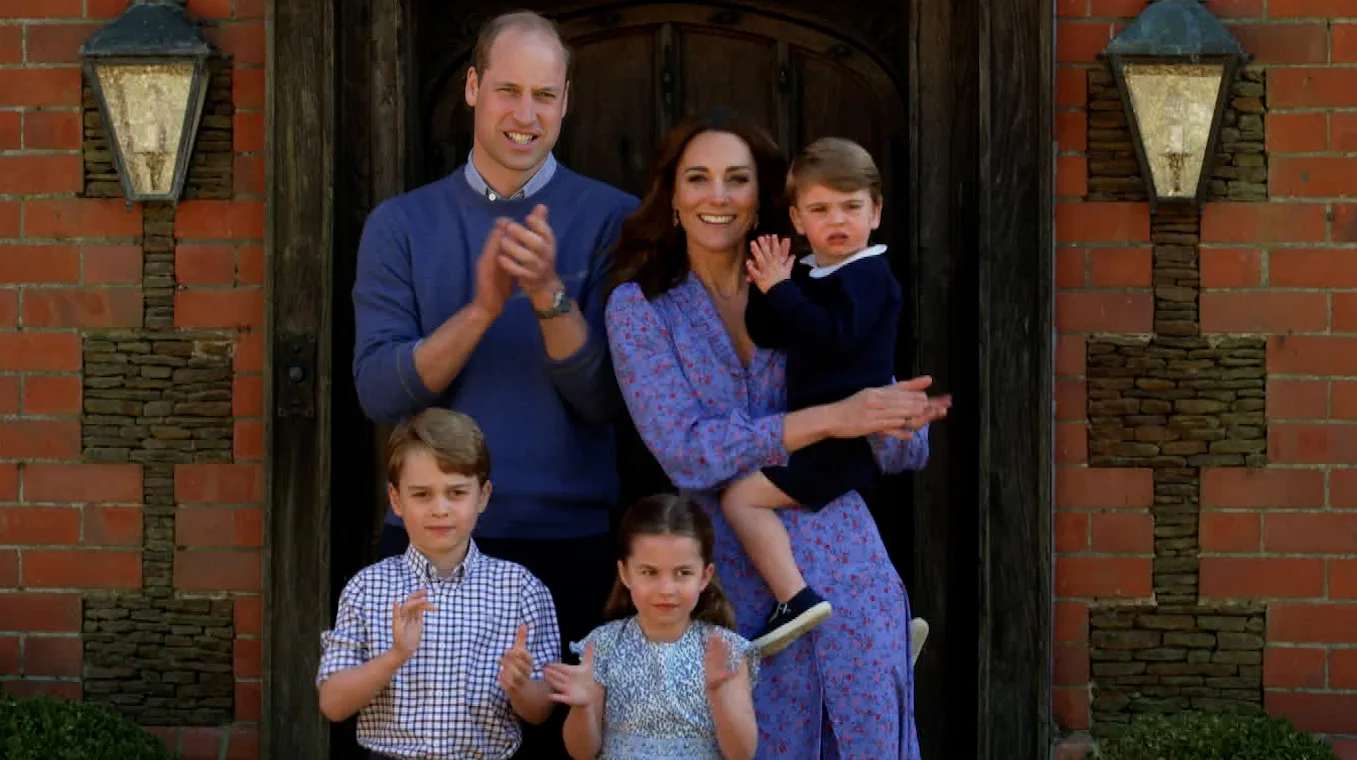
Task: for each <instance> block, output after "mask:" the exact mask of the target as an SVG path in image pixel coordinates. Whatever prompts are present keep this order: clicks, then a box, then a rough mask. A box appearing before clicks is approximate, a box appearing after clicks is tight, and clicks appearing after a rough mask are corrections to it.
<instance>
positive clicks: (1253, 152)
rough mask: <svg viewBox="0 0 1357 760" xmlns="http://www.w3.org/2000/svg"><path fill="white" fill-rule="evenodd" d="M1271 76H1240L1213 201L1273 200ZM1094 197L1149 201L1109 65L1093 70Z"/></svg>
mask: <svg viewBox="0 0 1357 760" xmlns="http://www.w3.org/2000/svg"><path fill="white" fill-rule="evenodd" d="M1265 94H1266V78H1265V75H1264V73H1263V72H1262V71H1261V70H1254V69H1246V70H1244V71H1243V72H1241V73H1240V76H1239V79H1237V80H1236V81H1235V84H1234V87H1233V89H1232V90H1231V92H1230V100H1229V105H1228V107H1227V109H1226V111H1225V113H1224V115H1223V116H1222V117H1221V128H1220V140H1219V142H1218V143H1217V144H1216V156H1217V157H1216V165H1215V171H1214V172H1213V174H1212V179H1211V183H1210V187H1209V189H1208V191H1207V199H1208V200H1213V201H1259V200H1267V197H1268V189H1267V188H1268V180H1267V176H1268V173H1267V154H1266V153H1265V140H1266V131H1265V123H1266V107H1265V102H1266V101H1265ZM1088 197H1089V199H1090V200H1100V201H1103V200H1118V201H1144V200H1146V194H1145V182H1144V180H1143V179H1142V178H1141V173H1140V164H1139V163H1138V161H1137V160H1136V154H1135V145H1134V143H1133V142H1132V140H1131V128H1130V127H1129V126H1128V125H1127V123H1126V110H1125V107H1124V106H1123V105H1122V99H1121V95H1120V94H1119V93H1118V92H1117V84H1116V81H1115V80H1114V79H1113V78H1112V71H1111V69H1110V68H1108V67H1107V66H1105V65H1104V66H1100V67H1096V68H1093V69H1090V70H1089V72H1088Z"/></svg>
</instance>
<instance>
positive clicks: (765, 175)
mask: <svg viewBox="0 0 1357 760" xmlns="http://www.w3.org/2000/svg"><path fill="white" fill-rule="evenodd" d="M704 132H725V133H728V134H732V135H735V136H736V137H738V138H740V139H741V140H743V141H744V143H745V145H748V146H749V152H750V154H752V155H753V157H754V171H755V172H756V173H757V175H758V176H757V180H758V185H759V205H758V217H757V219H758V224H756V225H755V226H754V228H752V229H750V230H749V235H748V240H753V239H754V238H755V237H758V236H759V235H783V236H786V235H787V234H788V231H789V229H790V221H789V219H788V215H787V204H786V201H785V199H784V197H783V193H784V190H785V183H786V176H787V160H786V159H785V158H784V157H783V155H782V151H780V150H779V149H778V147H777V143H776V142H774V141H773V138H772V137H770V136H769V135H768V133H767V132H766V131H764V130H763V129H760V128H759V127H757V126H755V125H754V124H752V123H750V122H749V121H747V120H745V119H744V118H743V117H741V116H740V115H739V114H737V113H736V112H734V111H732V110H730V109H726V108H720V109H716V110H713V111H710V112H708V113H706V114H703V115H701V116H694V117H690V118H688V119H687V120H685V121H684V122H683V123H681V124H679V125H678V126H677V127H674V128H673V129H672V130H670V131H669V134H667V135H665V137H664V141H663V142H661V143H660V146H659V148H657V149H656V151H655V159H654V162H653V164H652V166H651V170H650V188H649V189H648V190H647V191H646V195H645V198H643V199H642V200H641V205H640V207H638V208H637V209H636V210H635V211H633V212H632V213H631V215H630V216H628V217H627V218H626V220H625V221H623V222H622V231H621V233H620V234H619V236H618V239H617V244H616V245H615V246H614V247H613V254H612V255H613V276H612V283H611V285H612V286H613V287H616V286H617V285H620V284H622V283H624V282H635V283H636V284H637V285H639V286H640V287H641V292H642V293H644V294H645V296H646V298H654V297H655V296H658V295H660V294H661V293H664V292H665V291H667V290H669V289H670V288H673V287H675V286H677V285H678V284H680V283H682V282H683V280H684V278H685V277H687V276H688V252H687V250H686V248H685V243H686V238H685V236H684V233H683V227H681V226H679V225H677V224H675V223H674V183H675V181H676V177H677V175H678V168H679V159H681V158H682V157H683V151H684V150H685V149H687V147H688V143H690V142H692V140H693V138H694V137H697V136H698V135H700V134H702V133H704ZM746 248H747V246H746Z"/></svg>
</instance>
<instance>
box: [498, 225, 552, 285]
mask: <svg viewBox="0 0 1357 760" xmlns="http://www.w3.org/2000/svg"><path fill="white" fill-rule="evenodd" d="M499 229H501V230H502V231H503V233H504V237H503V240H502V242H501V244H500V256H499V266H500V270H501V271H503V272H504V273H505V274H507V275H509V276H510V277H513V278H514V279H516V280H518V284H519V286H520V287H522V288H523V292H525V293H527V294H528V295H529V296H530V297H531V296H532V295H533V294H535V293H542V292H546V291H554V290H555V289H556V288H557V287H558V286H559V284H560V277H559V276H558V275H557V274H556V235H555V234H554V233H553V232H552V231H551V225H550V224H548V223H547V207H546V206H543V205H541V204H538V205H537V206H536V207H535V208H533V210H532V213H530V214H528V216H527V218H526V219H524V220H523V224H519V223H518V222H512V221H506V222H503V223H502V225H501V226H500V228H499Z"/></svg>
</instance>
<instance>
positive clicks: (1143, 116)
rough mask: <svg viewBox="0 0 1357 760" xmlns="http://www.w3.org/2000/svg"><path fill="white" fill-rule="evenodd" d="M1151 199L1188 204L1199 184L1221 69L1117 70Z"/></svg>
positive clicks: (1133, 66) (1131, 66) (1131, 65)
mask: <svg viewBox="0 0 1357 760" xmlns="http://www.w3.org/2000/svg"><path fill="white" fill-rule="evenodd" d="M1122 75H1123V78H1124V80H1125V82H1126V90H1127V94H1128V95H1129V96H1130V98H1131V107H1132V110H1133V113H1134V116H1135V119H1136V122H1137V125H1138V127H1139V130H1140V142H1141V146H1142V148H1143V149H1144V151H1145V162H1146V164H1148V168H1149V171H1150V179H1151V181H1152V182H1153V184H1154V193H1155V196H1156V197H1158V198H1161V199H1166V200H1167V199H1176V200H1192V199H1193V198H1195V197H1196V195H1197V189H1198V187H1199V183H1200V182H1201V174H1202V167H1203V166H1204V165H1205V163H1206V151H1207V148H1208V147H1209V146H1210V144H1211V127H1212V126H1213V123H1214V121H1215V117H1216V104H1217V102H1218V100H1219V96H1220V88H1221V84H1222V82H1223V80H1224V77H1225V66H1224V65H1222V64H1220V63H1192V64H1186V63H1172V64H1166V63H1136V62H1131V61H1127V62H1125V63H1124V64H1123V69H1122Z"/></svg>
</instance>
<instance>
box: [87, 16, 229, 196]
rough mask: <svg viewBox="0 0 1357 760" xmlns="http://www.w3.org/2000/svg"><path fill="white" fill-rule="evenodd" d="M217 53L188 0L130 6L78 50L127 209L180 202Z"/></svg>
mask: <svg viewBox="0 0 1357 760" xmlns="http://www.w3.org/2000/svg"><path fill="white" fill-rule="evenodd" d="M215 54H216V48H215V47H213V45H212V43H211V42H210V41H208V39H207V38H206V37H204V36H203V34H202V32H201V31H200V30H199V29H198V25H197V24H195V23H194V22H193V19H191V18H189V15H188V13H187V12H186V11H185V10H184V0H133V3H132V5H131V6H130V7H129V8H128V9H127V10H126V11H124V12H123V14H122V15H121V16H119V17H118V18H116V19H114V20H113V21H112V22H111V23H109V24H108V25H107V26H105V27H103V28H102V29H100V30H99V31H97V32H95V33H94V35H93V36H91V37H90V38H89V39H88V40H86V41H85V44H84V45H81V46H80V56H81V58H82V59H83V61H84V65H85V75H86V77H87V78H88V79H89V81H90V84H91V86H92V87H93V89H94V96H95V99H96V100H97V101H98V103H99V113H100V115H101V116H102V117H103V121H104V129H105V130H106V131H107V132H108V141H109V144H110V147H111V148H112V150H113V163H114V165H115V166H116V167H117V169H118V178H119V180H120V181H121V182H122V188H123V195H124V196H126V197H127V203H128V205H129V206H130V205H131V204H132V203H134V202H137V201H170V202H172V203H174V202H178V200H179V198H180V196H181V195H182V192H183V188H184V178H185V176H186V175H187V174H188V165H189V161H190V158H191V156H192V155H193V142H194V139H195V138H196V137H197V134H198V124H199V121H200V120H201V119H202V115H203V104H204V103H205V102H206V100H207V80H208V78H209V76H210V72H209V71H208V58H210V57H211V56H213V55H215Z"/></svg>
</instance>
